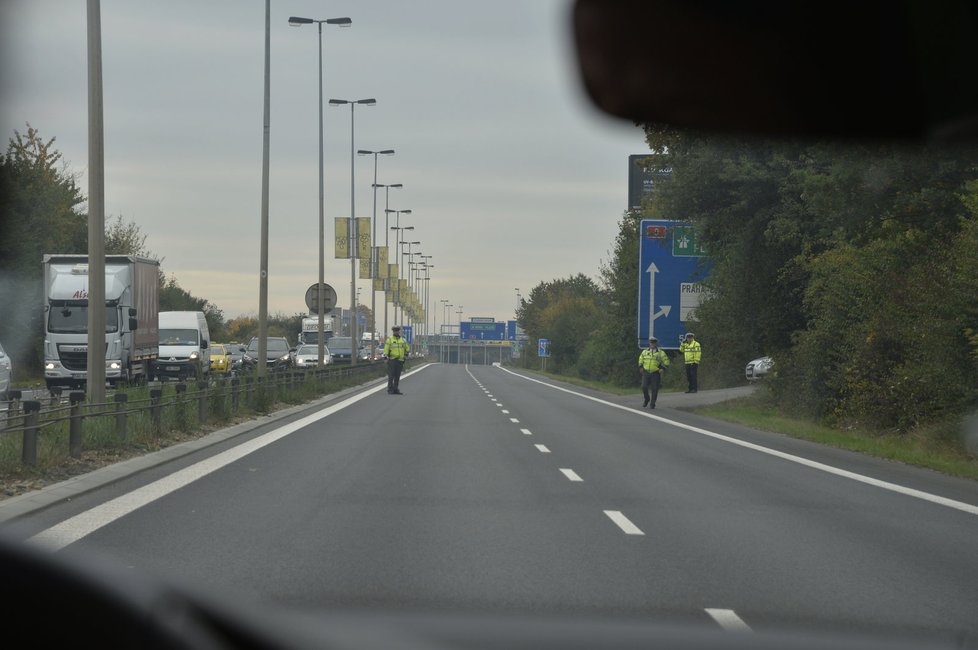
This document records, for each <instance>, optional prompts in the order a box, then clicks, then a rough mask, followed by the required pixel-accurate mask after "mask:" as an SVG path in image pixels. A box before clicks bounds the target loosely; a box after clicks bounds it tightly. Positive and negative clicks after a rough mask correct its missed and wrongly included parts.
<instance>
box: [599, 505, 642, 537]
mask: <svg viewBox="0 0 978 650" xmlns="http://www.w3.org/2000/svg"><path fill="white" fill-rule="evenodd" d="M604 514H605V515H607V517H608V519H610V520H611V521H613V522H615V525H616V526H618V527H619V528H621V529H622V531H624V533H625V534H626V535H644V534H645V533H643V532H642V529H641V528H639V527H638V526H636V525H635V524H633V523H632V522H631V520H630V519H629V518H628V517H626V516H625V515H623V514H621V511H620V510H605V511H604Z"/></svg>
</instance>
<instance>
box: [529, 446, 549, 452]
mask: <svg viewBox="0 0 978 650" xmlns="http://www.w3.org/2000/svg"><path fill="white" fill-rule="evenodd" d="M533 446H534V447H536V448H537V451H539V452H540V453H541V454H549V453H550V450H549V449H547V445H533Z"/></svg>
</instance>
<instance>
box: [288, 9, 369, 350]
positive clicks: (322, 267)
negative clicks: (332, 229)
mask: <svg viewBox="0 0 978 650" xmlns="http://www.w3.org/2000/svg"><path fill="white" fill-rule="evenodd" d="M312 23H316V26H317V27H318V28H319V288H318V289H317V295H318V296H319V298H318V300H317V302H318V303H319V305H318V312H319V330H318V332H319V334H318V336H317V343H318V347H319V356H318V359H319V361H318V365H319V367H322V366H323V364H324V363H325V357H326V333H325V330H326V306H325V297H326V294H325V292H324V291H323V285H324V284H326V226H325V217H324V215H323V213H324V202H325V196H326V195H325V190H324V188H323V177H324V174H323V23H326V24H327V25H339V26H341V27H349V26H350V25H352V24H353V21H352V20H350V19H349V18H327V19H326V20H314V19H313V18H302V17H301V16H292V17H290V18H289V25H290V26H292V27H301V26H303V25H311V24H312Z"/></svg>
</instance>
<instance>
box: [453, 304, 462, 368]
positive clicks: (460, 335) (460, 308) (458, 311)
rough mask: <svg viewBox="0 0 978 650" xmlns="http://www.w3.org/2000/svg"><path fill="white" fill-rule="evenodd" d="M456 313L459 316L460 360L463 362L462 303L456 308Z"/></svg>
mask: <svg viewBox="0 0 978 650" xmlns="http://www.w3.org/2000/svg"><path fill="white" fill-rule="evenodd" d="M455 315H456V316H458V362H459V363H462V305H459V306H458V309H457V310H455Z"/></svg>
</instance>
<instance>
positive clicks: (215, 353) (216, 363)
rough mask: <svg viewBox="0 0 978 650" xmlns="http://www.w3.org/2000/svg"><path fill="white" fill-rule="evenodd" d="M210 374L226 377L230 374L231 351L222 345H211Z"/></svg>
mask: <svg viewBox="0 0 978 650" xmlns="http://www.w3.org/2000/svg"><path fill="white" fill-rule="evenodd" d="M210 362H211V372H216V373H220V374H222V375H226V374H228V373H230V372H231V351H230V349H229V348H228V346H226V345H224V344H223V343H211V349H210Z"/></svg>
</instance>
